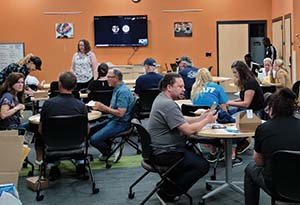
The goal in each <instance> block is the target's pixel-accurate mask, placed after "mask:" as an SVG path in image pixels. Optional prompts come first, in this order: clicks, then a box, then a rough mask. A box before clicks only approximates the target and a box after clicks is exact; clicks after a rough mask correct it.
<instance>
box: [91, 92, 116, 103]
mask: <svg viewBox="0 0 300 205" xmlns="http://www.w3.org/2000/svg"><path fill="white" fill-rule="evenodd" d="M112 94H113V90H97V91H91V92H90V93H89V94H88V99H89V100H94V101H98V102H101V103H103V104H104V105H106V106H109V105H110V100H111V98H112Z"/></svg>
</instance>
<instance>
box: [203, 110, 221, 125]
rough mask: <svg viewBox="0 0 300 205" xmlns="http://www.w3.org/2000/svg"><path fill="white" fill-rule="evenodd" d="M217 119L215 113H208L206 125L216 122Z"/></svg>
mask: <svg viewBox="0 0 300 205" xmlns="http://www.w3.org/2000/svg"><path fill="white" fill-rule="evenodd" d="M217 118H218V113H216V111H215V110H214V111H209V113H208V114H207V116H206V118H205V119H206V120H207V122H208V123H213V122H215V121H216V120H217Z"/></svg>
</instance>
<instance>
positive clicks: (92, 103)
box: [86, 100, 96, 107]
mask: <svg viewBox="0 0 300 205" xmlns="http://www.w3.org/2000/svg"><path fill="white" fill-rule="evenodd" d="M95 104H96V102H95V101H93V100H91V101H90V102H88V103H87V104H86V105H87V106H89V107H93V106H95Z"/></svg>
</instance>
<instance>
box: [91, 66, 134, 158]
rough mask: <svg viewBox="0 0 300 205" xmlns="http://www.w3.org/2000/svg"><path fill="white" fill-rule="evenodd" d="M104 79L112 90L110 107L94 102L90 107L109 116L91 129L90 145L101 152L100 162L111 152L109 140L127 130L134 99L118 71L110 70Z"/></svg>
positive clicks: (110, 141)
mask: <svg viewBox="0 0 300 205" xmlns="http://www.w3.org/2000/svg"><path fill="white" fill-rule="evenodd" d="M106 77H107V81H108V84H109V85H110V86H112V87H113V88H114V90H113V95H112V98H111V101H110V106H106V105H104V104H103V103H101V102H96V103H95V105H94V106H93V107H92V108H93V109H94V110H100V111H102V112H105V113H108V114H109V115H108V119H106V120H104V121H102V122H100V123H99V124H96V125H93V126H92V127H91V137H90V143H91V145H92V146H94V147H95V148H97V149H98V150H99V151H100V152H101V154H100V156H99V159H100V160H105V159H106V158H107V156H108V155H109V154H110V152H111V146H112V143H113V142H112V140H110V139H111V138H113V137H114V136H115V135H117V134H118V133H120V132H123V131H125V130H127V129H129V127H130V120H131V109H132V106H133V103H134V97H133V95H132V93H131V91H130V90H129V88H128V87H127V86H126V85H125V83H124V82H123V74H122V72H121V71H120V70H118V69H116V68H113V69H110V70H108V73H107V75H106Z"/></svg>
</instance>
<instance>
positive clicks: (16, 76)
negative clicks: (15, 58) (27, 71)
mask: <svg viewBox="0 0 300 205" xmlns="http://www.w3.org/2000/svg"><path fill="white" fill-rule="evenodd" d="M23 102H24V76H23V74H21V73H15V72H14V73H11V74H10V75H9V76H8V77H7V78H6V80H5V82H4V84H3V85H2V87H1V89H0V106H1V113H0V129H2V130H7V129H18V128H20V124H21V121H20V111H21V110H24V109H25V105H24V104H22V103H23Z"/></svg>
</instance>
